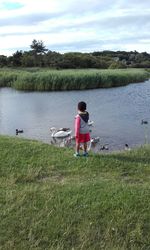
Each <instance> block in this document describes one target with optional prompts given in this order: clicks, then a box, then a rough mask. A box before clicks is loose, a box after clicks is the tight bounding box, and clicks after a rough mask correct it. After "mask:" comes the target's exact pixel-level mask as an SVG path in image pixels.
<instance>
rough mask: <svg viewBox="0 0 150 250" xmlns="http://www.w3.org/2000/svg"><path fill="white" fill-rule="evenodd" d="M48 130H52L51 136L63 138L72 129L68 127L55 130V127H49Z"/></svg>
mask: <svg viewBox="0 0 150 250" xmlns="http://www.w3.org/2000/svg"><path fill="white" fill-rule="evenodd" d="M50 131H51V132H52V134H51V136H52V137H56V138H63V137H67V136H69V135H70V134H71V133H72V131H71V130H70V129H69V128H68V129H66V128H61V129H59V130H57V129H56V128H55V127H52V128H50Z"/></svg>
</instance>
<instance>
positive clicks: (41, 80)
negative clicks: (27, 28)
mask: <svg viewBox="0 0 150 250" xmlns="http://www.w3.org/2000/svg"><path fill="white" fill-rule="evenodd" d="M146 79H148V72H146V71H145V70H142V69H115V70H111V69H108V70H94V69H92V70H88V69H86V70H45V71H43V70H39V71H38V72H32V71H31V72H29V71H25V70H22V71H17V70H16V71H12V72H11V71H7V72H6V71H4V72H2V71H0V87H3V86H11V87H13V88H15V89H18V90H27V91H54V90H83V89H94V88H109V87H117V86H124V85H127V84H129V83H134V82H142V81H144V80H146Z"/></svg>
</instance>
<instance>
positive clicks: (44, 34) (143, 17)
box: [0, 0, 150, 54]
mask: <svg viewBox="0 0 150 250" xmlns="http://www.w3.org/2000/svg"><path fill="white" fill-rule="evenodd" d="M3 2H4V1H3ZM10 2H11V6H15V3H18V4H20V8H19V9H18V8H12V9H9V8H8V10H7V11H6V8H4V5H2V4H1V3H2V2H1V3H0V9H1V16H0V48H1V51H0V54H1V53H3V51H4V53H6V51H8V52H9V51H10V53H12V51H13V50H14V52H15V50H16V49H20V48H21V49H24V50H27V49H29V48H30V47H29V45H30V44H31V42H32V40H33V39H37V40H42V41H44V44H45V45H46V47H47V48H49V49H51V50H53V49H54V50H56V51H60V52H63V51H93V50H103V49H112V50H121V49H123V50H128V49H130V50H135V49H136V50H138V51H148V52H150V45H149V43H148V41H149V40H150V35H149V29H150V18H149V16H150V2H149V1H145V2H144V1H142V2H141V1H139V0H135V1H129V0H126V1H125V0H105V1H103V0H82V1H79V0H43V1H41V0H36V3H35V0H30V1H26V0H16V1H15V2H14V1H13V0H9V2H8V3H10ZM148 2H149V3H148ZM8 3H7V4H8ZM13 4H14V5H13ZM5 7H6V6H5Z"/></svg>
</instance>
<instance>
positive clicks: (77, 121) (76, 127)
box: [75, 116, 80, 139]
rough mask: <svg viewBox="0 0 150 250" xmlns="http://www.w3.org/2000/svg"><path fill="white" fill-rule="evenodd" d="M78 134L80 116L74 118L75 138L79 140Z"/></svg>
mask: <svg viewBox="0 0 150 250" xmlns="http://www.w3.org/2000/svg"><path fill="white" fill-rule="evenodd" d="M79 133H80V116H76V118H75V138H76V139H78V138H79Z"/></svg>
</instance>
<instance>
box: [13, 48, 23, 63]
mask: <svg viewBox="0 0 150 250" xmlns="http://www.w3.org/2000/svg"><path fill="white" fill-rule="evenodd" d="M22 55H23V53H22V50H20V51H18V50H17V51H16V52H15V53H14V54H13V55H12V57H11V62H12V66H21V59H22Z"/></svg>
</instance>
